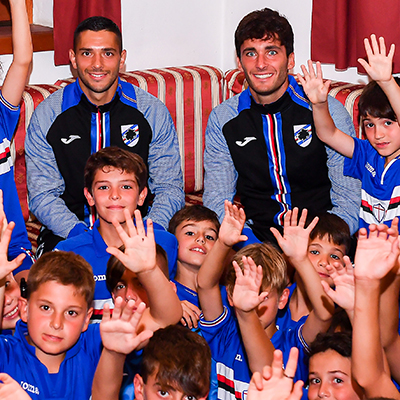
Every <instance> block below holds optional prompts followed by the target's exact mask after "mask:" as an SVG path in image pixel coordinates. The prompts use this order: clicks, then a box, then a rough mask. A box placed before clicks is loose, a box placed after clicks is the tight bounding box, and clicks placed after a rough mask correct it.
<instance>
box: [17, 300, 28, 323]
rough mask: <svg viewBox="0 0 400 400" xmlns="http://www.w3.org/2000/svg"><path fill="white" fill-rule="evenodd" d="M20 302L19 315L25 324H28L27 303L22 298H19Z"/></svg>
mask: <svg viewBox="0 0 400 400" xmlns="http://www.w3.org/2000/svg"><path fill="white" fill-rule="evenodd" d="M19 301H20V304H21V305H20V307H21V308H20V310H19V315H20V317H21V319H22V321H24V322H25V323H26V322H28V301H27V300H26V299H24V298H23V297H20V298H19Z"/></svg>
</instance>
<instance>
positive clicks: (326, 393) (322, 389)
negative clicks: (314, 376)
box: [318, 382, 331, 399]
mask: <svg viewBox="0 0 400 400" xmlns="http://www.w3.org/2000/svg"><path fill="white" fill-rule="evenodd" d="M330 395H331V394H330V390H329V384H328V382H321V385H320V386H319V389H318V397H319V398H320V399H323V398H326V397H330Z"/></svg>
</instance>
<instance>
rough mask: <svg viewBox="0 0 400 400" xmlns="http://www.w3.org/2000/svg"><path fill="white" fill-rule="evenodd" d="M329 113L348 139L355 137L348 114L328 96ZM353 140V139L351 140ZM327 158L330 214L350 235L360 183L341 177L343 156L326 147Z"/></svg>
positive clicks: (357, 209)
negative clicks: (340, 219) (337, 218)
mask: <svg viewBox="0 0 400 400" xmlns="http://www.w3.org/2000/svg"><path fill="white" fill-rule="evenodd" d="M328 102H329V112H330V114H331V116H332V119H333V121H334V123H335V125H336V127H337V128H338V129H340V130H341V131H342V132H344V133H345V134H346V135H348V136H349V137H353V138H354V137H355V136H356V133H355V131H354V124H353V120H352V119H351V117H350V115H349V113H348V112H347V110H346V109H345V108H344V106H343V105H342V103H340V102H339V101H338V100H336V99H334V98H332V97H330V96H328ZM353 140H354V139H353ZM326 152H327V156H328V160H327V166H328V174H329V179H330V181H331V185H332V188H331V201H332V205H333V208H332V213H334V214H336V215H338V216H339V217H340V218H342V219H343V220H344V221H346V223H347V224H348V225H349V227H350V233H351V234H354V233H355V232H356V231H357V230H358V228H359V226H358V215H359V212H360V204H361V182H360V181H359V180H358V179H354V178H352V177H349V176H344V175H343V164H344V160H345V158H344V156H342V155H341V154H339V153H337V152H336V151H334V150H332V149H331V148H330V147H326Z"/></svg>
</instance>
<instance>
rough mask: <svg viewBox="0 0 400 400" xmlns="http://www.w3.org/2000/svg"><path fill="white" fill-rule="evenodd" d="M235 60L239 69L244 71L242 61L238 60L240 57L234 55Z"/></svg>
mask: <svg viewBox="0 0 400 400" xmlns="http://www.w3.org/2000/svg"><path fill="white" fill-rule="evenodd" d="M236 61H237V65H238V68H239V71H242V72H244V71H243V67H242V63H241V61H240V58H239V57H237V56H236Z"/></svg>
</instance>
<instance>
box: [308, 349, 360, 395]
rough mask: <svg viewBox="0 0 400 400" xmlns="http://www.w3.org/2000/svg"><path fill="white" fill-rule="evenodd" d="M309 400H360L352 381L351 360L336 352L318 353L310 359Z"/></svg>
mask: <svg viewBox="0 0 400 400" xmlns="http://www.w3.org/2000/svg"><path fill="white" fill-rule="evenodd" d="M309 380H310V387H309V389H308V399H309V400H319V399H321V398H330V399H332V400H359V399H360V397H359V395H358V394H357V392H356V391H355V389H354V386H353V382H352V379H351V359H350V358H347V357H343V356H341V355H340V354H339V353H337V352H336V351H335V350H331V349H329V350H327V351H325V352H323V353H317V354H315V355H313V356H312V357H311V358H310V365H309Z"/></svg>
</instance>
